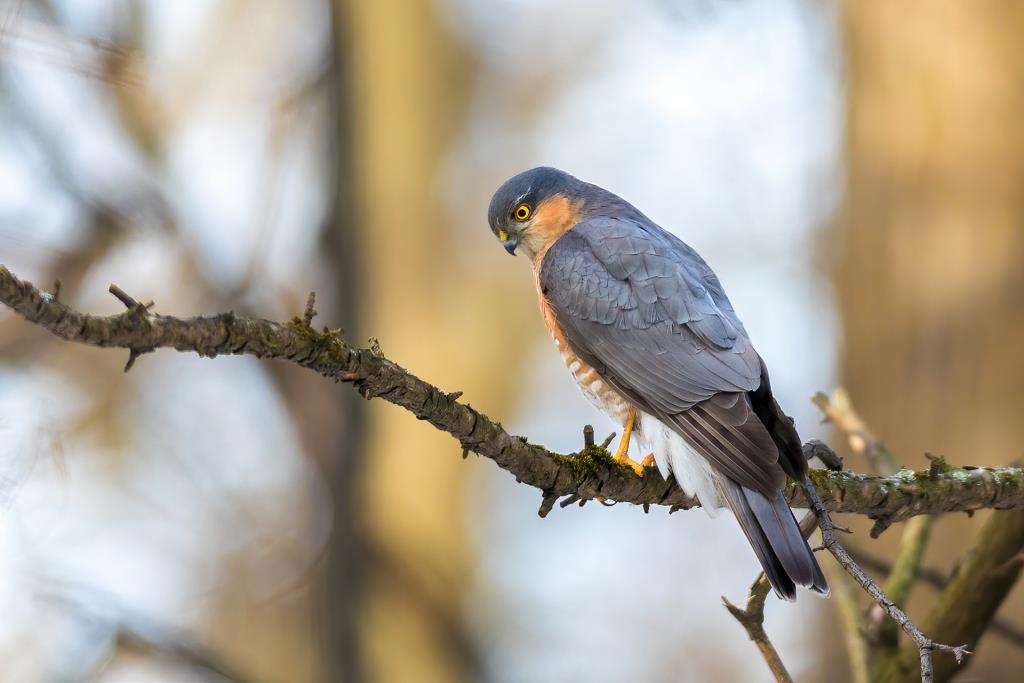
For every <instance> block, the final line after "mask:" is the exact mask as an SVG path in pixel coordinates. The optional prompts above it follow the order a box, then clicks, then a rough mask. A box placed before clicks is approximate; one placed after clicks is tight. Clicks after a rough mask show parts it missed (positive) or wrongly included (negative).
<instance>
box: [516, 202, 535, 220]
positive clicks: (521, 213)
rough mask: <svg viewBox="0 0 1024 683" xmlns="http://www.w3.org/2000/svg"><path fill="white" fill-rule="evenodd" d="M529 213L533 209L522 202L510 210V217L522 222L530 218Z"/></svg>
mask: <svg viewBox="0 0 1024 683" xmlns="http://www.w3.org/2000/svg"><path fill="white" fill-rule="evenodd" d="M531 213H533V210H532V209H530V205H529V204H526V203H523V204H520V205H519V206H517V207H516V208H515V210H514V211H513V212H512V218H515V219H516V220H517V221H519V222H520V223H522V222H523V221H525V220H528V219H529V218H530V214H531Z"/></svg>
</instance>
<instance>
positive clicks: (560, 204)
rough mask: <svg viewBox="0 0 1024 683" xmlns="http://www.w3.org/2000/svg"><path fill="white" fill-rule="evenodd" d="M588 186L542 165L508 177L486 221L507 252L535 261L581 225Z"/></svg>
mask: <svg viewBox="0 0 1024 683" xmlns="http://www.w3.org/2000/svg"><path fill="white" fill-rule="evenodd" d="M584 190H585V183H582V182H581V181H579V180H577V179H576V178H574V177H572V176H571V175H569V174H568V173H564V172H562V171H559V170H558V169H557V168H549V167H546V166H541V167H539V168H532V169H530V170H529V171H523V172H522V173H520V174H519V175H516V176H513V177H512V178H509V179H508V180H506V181H505V182H504V184H502V186H501V187H499V188H498V191H497V192H495V193H494V196H493V197H492V198H491V206H490V209H489V210H488V212H487V220H488V223H490V226H491V232H493V233H494V235H495V236H496V237H497V238H498V240H499V241H500V242H501V244H502V246H503V247H505V251H507V252H508V253H509V254H512V255H515V253H516V249H517V248H522V251H523V252H525V253H526V255H527V256H529V257H530V259H531V260H532V261H534V262H536V261H537V257H538V255H542V254H543V253H544V252H546V251H547V248H548V247H550V246H551V244H552V243H553V242H554V241H555V240H556V239H558V238H559V237H561V236H562V235H563V234H565V232H566V231H568V230H569V229H570V228H572V227H573V226H574V225H576V223H578V222H579V217H580V212H581V211H582V208H583V205H584V200H583V192H584Z"/></svg>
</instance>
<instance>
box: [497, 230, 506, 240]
mask: <svg viewBox="0 0 1024 683" xmlns="http://www.w3.org/2000/svg"><path fill="white" fill-rule="evenodd" d="M498 239H499V240H501V241H502V242H504V241H505V240H507V239H508V233H507V232H505V231H504V230H499V231H498Z"/></svg>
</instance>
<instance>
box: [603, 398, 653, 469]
mask: <svg viewBox="0 0 1024 683" xmlns="http://www.w3.org/2000/svg"><path fill="white" fill-rule="evenodd" d="M635 424H636V408H630V409H629V415H627V416H626V424H625V425H624V426H623V428H622V439H620V440H619V447H618V448H617V449H616V450H615V455H614V456H613V458H614V459H615V462H617V463H619V464H620V465H625V466H626V467H629V468H630V469H631V470H633V471H634V472H636V476H638V477H642V476H644V467H646V462H647V458H644V463H639V462H636V461H635V460H633V459H631V458H630V457H629V440H630V437H631V436H632V435H633V426H634V425H635ZM652 455H653V454H652ZM648 457H651V456H648ZM651 461H652V462H653V461H654V458H653V457H651Z"/></svg>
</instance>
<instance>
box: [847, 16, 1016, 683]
mask: <svg viewBox="0 0 1024 683" xmlns="http://www.w3.org/2000/svg"><path fill="white" fill-rule="evenodd" d="M842 19H843V24H844V26H843V30H844V38H845V49H846V67H847V79H848V82H847V94H848V116H849V125H848V133H847V145H846V149H847V168H848V178H847V192H846V199H845V207H844V211H843V213H842V215H841V220H840V221H839V224H838V228H837V231H838V237H839V238H840V240H839V241H840V251H841V256H840V258H839V262H838V268H837V271H836V274H835V278H836V288H837V293H838V301H839V308H840V312H841V315H842V320H843V323H844V332H843V339H844V343H845V349H844V355H843V361H842V381H843V383H844V384H845V385H846V386H847V387H848V388H849V390H850V392H851V394H852V397H853V399H854V401H855V403H856V404H857V406H858V407H859V409H860V412H861V413H862V414H863V416H864V417H865V419H866V420H867V422H868V424H869V425H870V427H871V428H872V429H873V430H874V431H875V433H877V434H878V435H879V436H880V437H881V438H883V439H884V440H885V441H886V443H887V444H888V445H889V446H890V448H891V449H892V451H893V452H894V453H896V454H897V455H898V456H899V457H900V458H902V462H903V464H905V465H908V466H917V467H920V466H922V465H923V464H924V461H923V459H922V453H923V452H924V451H925V450H928V451H931V452H935V453H940V454H943V455H945V456H947V457H948V458H949V459H950V461H951V462H952V463H956V464H978V465H981V464H985V465H996V464H1000V463H1005V462H1007V461H1009V460H1011V459H1014V458H1019V457H1020V453H1021V446H1020V444H1021V443H1022V441H1024V421H1022V420H1021V415H1022V414H1024V393H1022V391H1021V386H1022V384H1024V363H1022V362H1021V355H1020V354H1021V350H1022V349H1024V295H1022V294H1024V195H1022V192H1021V189H1022V188H1024V126H1022V125H1021V122H1022V121H1024V41H1022V40H1021V36H1024V3H1019V2H1005V1H1004V0H978V1H976V2H962V1H960V0H928V1H927V2H921V1H916V2H891V1H890V0H846V1H845V2H843V3H842ZM851 465H852V466H853V468H854V469H863V468H864V463H857V462H854V463H851ZM977 527H978V523H977V521H973V522H972V521H970V520H967V519H964V518H957V519H943V520H942V523H941V525H940V527H939V529H938V530H937V532H936V533H935V534H934V535H933V538H934V541H933V547H932V548H931V552H930V555H931V557H932V558H942V559H943V560H948V559H950V558H952V557H954V556H955V555H956V554H957V551H958V550H962V548H963V547H964V542H963V539H964V538H965V537H969V536H968V535H973V533H975V531H976V529H977ZM898 535H899V534H898V533H892V532H890V533H889V534H887V535H886V537H883V541H882V542H883V543H888V544H890V545H888V546H883V547H885V548H887V550H886V552H887V553H888V551H891V549H892V547H893V545H892V544H895V542H896V541H897V540H898ZM887 537H888V538H887ZM944 564H947V565H948V562H944ZM919 597H924V596H919ZM930 599H931V598H930V596H928V600H929V601H930ZM929 607H930V602H925V601H924V600H922V601H921V602H913V603H912V604H911V613H912V615H913V613H914V611H915V609H917V610H918V613H919V614H920V613H921V612H920V610H921V609H922V608H923V609H927V608H929ZM1020 607H1021V605H1020V601H1019V600H1018V601H1017V602H1016V603H1014V604H1010V603H1008V604H1007V605H1006V607H1005V612H1006V613H1013V614H1016V615H1020V614H1021V609H1020ZM996 646H998V647H996ZM984 649H985V650H991V651H990V652H986V653H985V654H986V656H983V657H982V658H980V659H979V658H978V657H977V656H975V662H974V663H973V664H972V667H974V668H972V674H974V675H978V676H981V677H982V678H985V677H986V675H989V676H991V675H992V671H993V669H991V668H988V667H987V666H986V662H987V663H989V665H993V664H995V663H999V662H998V660H999V659H1003V658H1008V659H1011V660H1013V661H1016V662H1017V666H1018V667H1019V666H1020V663H1021V661H1022V660H1021V654H1020V653H1019V652H1018V651H1010V650H1009V649H1008V648H1006V647H1005V646H1003V645H1002V644H1001V643H998V642H986V643H985V648H984ZM997 650H999V652H998V655H996V651H997ZM993 655H995V656H993ZM1007 663H1008V662H1007V661H1006V659H1004V661H1002V665H1003V666H1006V665H1007ZM1002 670H1003V671H1006V670H1007V669H1002ZM986 672H988V674H986Z"/></svg>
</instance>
